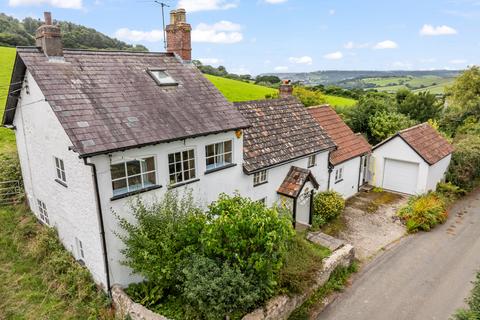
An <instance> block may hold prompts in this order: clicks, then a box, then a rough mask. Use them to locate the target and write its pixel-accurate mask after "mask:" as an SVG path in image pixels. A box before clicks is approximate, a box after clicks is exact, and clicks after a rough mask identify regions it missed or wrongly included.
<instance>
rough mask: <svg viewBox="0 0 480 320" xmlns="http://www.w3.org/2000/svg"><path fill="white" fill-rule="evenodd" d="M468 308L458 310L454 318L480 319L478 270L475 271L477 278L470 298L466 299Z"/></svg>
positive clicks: (457, 319)
mask: <svg viewBox="0 0 480 320" xmlns="http://www.w3.org/2000/svg"><path fill="white" fill-rule="evenodd" d="M467 304H468V309H462V310H458V311H457V313H456V314H455V319H456V320H478V319H480V272H479V273H477V280H476V281H475V282H474V288H473V290H472V294H471V296H470V298H468V299H467Z"/></svg>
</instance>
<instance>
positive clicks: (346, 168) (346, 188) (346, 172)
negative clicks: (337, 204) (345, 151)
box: [330, 157, 361, 199]
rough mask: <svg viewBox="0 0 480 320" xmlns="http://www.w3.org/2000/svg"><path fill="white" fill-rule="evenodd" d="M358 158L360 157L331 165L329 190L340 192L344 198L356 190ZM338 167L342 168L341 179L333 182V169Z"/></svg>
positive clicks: (358, 169)
mask: <svg viewBox="0 0 480 320" xmlns="http://www.w3.org/2000/svg"><path fill="white" fill-rule="evenodd" d="M360 159H361V157H356V158H353V159H350V160H347V161H345V162H342V163H340V164H338V165H336V166H334V167H333V169H332V172H331V173H330V190H333V191H336V192H338V193H340V194H341V195H342V196H343V197H344V198H345V199H347V198H350V197H351V196H353V195H355V194H356V193H357V192H358V179H359V174H360ZM339 168H343V179H342V180H340V181H338V182H335V171H336V170H338V169H339Z"/></svg>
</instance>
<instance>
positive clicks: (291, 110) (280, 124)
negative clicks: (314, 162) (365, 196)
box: [235, 97, 335, 173]
mask: <svg viewBox="0 0 480 320" xmlns="http://www.w3.org/2000/svg"><path fill="white" fill-rule="evenodd" d="M235 106H236V107H237V108H238V110H239V111H240V112H241V113H242V114H243V116H244V117H245V118H246V119H247V120H248V121H250V123H251V125H252V126H251V127H250V128H247V129H246V130H245V136H244V139H243V159H244V164H243V166H244V170H245V171H246V172H247V173H252V172H254V171H258V170H261V169H264V168H267V167H270V166H274V165H277V164H280V163H284V162H288V161H291V160H294V159H296V158H300V157H304V156H307V155H310V154H314V153H318V152H320V151H323V150H327V149H333V148H335V144H334V142H333V141H332V139H331V138H330V137H329V136H328V134H327V133H326V132H325V130H323V128H322V127H321V126H320V125H319V124H318V122H317V121H316V120H315V119H314V118H313V117H312V116H311V115H310V114H309V113H308V111H307V109H306V108H305V107H304V106H303V104H302V103H301V102H300V101H298V100H297V99H296V98H295V97H288V98H281V99H267V100H256V101H246V102H238V103H235Z"/></svg>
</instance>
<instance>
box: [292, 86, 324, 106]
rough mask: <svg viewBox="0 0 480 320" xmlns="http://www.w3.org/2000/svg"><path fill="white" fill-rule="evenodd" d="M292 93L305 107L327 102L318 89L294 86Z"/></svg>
mask: <svg viewBox="0 0 480 320" xmlns="http://www.w3.org/2000/svg"><path fill="white" fill-rule="evenodd" d="M293 95H294V96H295V97H297V98H298V100H300V101H301V102H302V103H303V105H304V106H305V107H310V106H318V105H320V104H324V103H326V102H327V99H326V98H325V95H324V94H323V93H321V92H320V91H313V90H309V89H307V88H304V87H299V86H296V87H294V88H293Z"/></svg>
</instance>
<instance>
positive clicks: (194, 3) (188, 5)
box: [178, 0, 237, 12]
mask: <svg viewBox="0 0 480 320" xmlns="http://www.w3.org/2000/svg"><path fill="white" fill-rule="evenodd" d="M236 7H237V4H236V3H234V2H227V1H224V0H180V1H178V8H183V9H185V10H186V11H187V12H195V11H211V10H227V9H232V8H236Z"/></svg>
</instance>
